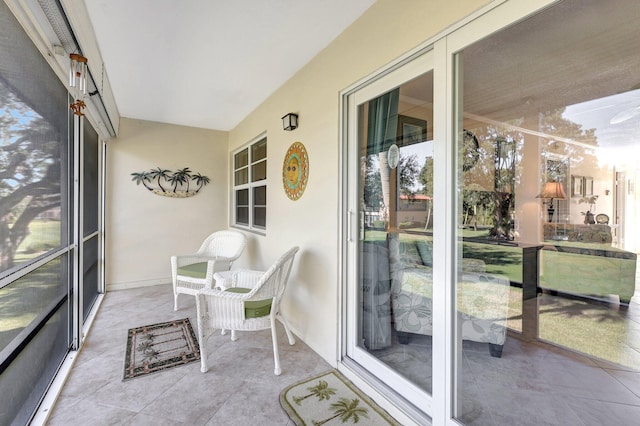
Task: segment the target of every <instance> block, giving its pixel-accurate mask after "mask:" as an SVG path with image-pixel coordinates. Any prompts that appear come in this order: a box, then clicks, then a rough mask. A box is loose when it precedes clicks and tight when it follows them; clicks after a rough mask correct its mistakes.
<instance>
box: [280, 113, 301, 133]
mask: <svg viewBox="0 0 640 426" xmlns="http://www.w3.org/2000/svg"><path fill="white" fill-rule="evenodd" d="M297 127H298V115H297V114H294V113H292V112H290V113H289V114H287V115H285V116H284V117H282V128H283V129H284V130H294V129H296V128H297Z"/></svg>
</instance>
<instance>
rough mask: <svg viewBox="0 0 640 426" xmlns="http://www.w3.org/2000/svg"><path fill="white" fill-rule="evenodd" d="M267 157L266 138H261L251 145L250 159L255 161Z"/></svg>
mask: <svg viewBox="0 0 640 426" xmlns="http://www.w3.org/2000/svg"><path fill="white" fill-rule="evenodd" d="M266 158H267V139H266V138H265V139H262V140H261V141H259V142H256V143H254V144H253V145H251V161H252V162H254V163H255V162H256V161H260V160H264V159H266Z"/></svg>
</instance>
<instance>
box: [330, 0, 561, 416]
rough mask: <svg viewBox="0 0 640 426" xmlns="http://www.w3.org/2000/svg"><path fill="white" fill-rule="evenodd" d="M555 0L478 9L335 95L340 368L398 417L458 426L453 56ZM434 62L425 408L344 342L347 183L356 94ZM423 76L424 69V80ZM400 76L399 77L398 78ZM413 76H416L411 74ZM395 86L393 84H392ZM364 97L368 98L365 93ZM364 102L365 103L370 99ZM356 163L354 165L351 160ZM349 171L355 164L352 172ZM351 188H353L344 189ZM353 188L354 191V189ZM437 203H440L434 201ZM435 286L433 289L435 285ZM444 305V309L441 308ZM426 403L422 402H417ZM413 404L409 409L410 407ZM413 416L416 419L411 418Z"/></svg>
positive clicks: (351, 284) (351, 253)
mask: <svg viewBox="0 0 640 426" xmlns="http://www.w3.org/2000/svg"><path fill="white" fill-rule="evenodd" d="M557 1H559V0H508V1H507V0H497V1H494V2H492V3H490V4H489V5H487V6H485V7H483V8H481V9H479V10H478V11H476V12H475V13H474V14H472V15H470V16H468V17H467V18H465V19H464V20H462V21H461V22H459V23H457V24H456V25H454V26H452V27H450V28H448V29H447V30H445V31H443V32H442V33H440V34H438V35H437V36H436V37H434V38H433V39H430V40H427V41H426V42H425V43H424V44H423V45H422V46H420V47H418V48H417V49H415V50H414V52H413V53H410V54H408V55H406V56H405V57H404V58H401V59H399V60H398V61H396V62H395V63H394V64H391V65H389V66H388V67H387V68H386V69H385V70H383V71H381V72H379V73H378V74H376V75H373V76H370V77H368V78H366V79H363V80H361V81H360V82H358V83H356V84H354V85H353V86H352V87H350V88H348V89H345V90H344V91H343V92H342V93H341V104H340V117H341V122H340V134H341V152H340V154H341V165H342V168H341V189H342V197H341V200H340V204H341V205H340V211H341V217H340V229H339V236H340V253H339V256H340V278H341V281H340V292H339V299H338V302H339V304H340V305H339V313H340V327H339V354H338V368H339V369H340V370H341V371H343V372H345V373H346V374H348V375H350V376H351V377H354V378H356V379H361V380H362V381H363V383H364V384H366V385H368V386H369V388H368V389H369V390H371V391H372V392H376V393H378V394H379V395H381V396H382V397H383V398H387V399H388V400H389V401H391V402H392V403H393V404H394V405H395V407H400V409H401V410H403V413H404V414H407V415H409V416H412V418H418V417H420V416H421V415H424V414H426V415H429V416H430V417H431V420H432V423H433V424H447V425H459V424H460V423H459V422H458V421H457V420H455V418H454V417H455V413H456V398H455V389H456V386H455V381H456V380H459V379H460V377H458V375H457V371H459V370H458V366H457V365H456V356H455V355H456V351H457V350H458V349H457V345H461V342H460V341H458V339H457V338H456V335H457V332H456V330H455V327H456V324H455V321H454V318H455V315H456V309H455V304H456V297H455V288H456V286H455V279H456V271H457V267H458V259H457V258H456V256H457V251H456V238H457V229H456V227H457V220H456V217H455V215H456V214H457V211H458V207H457V203H458V198H457V196H456V189H457V187H458V164H457V161H458V160H457V157H458V156H457V144H456V139H457V138H456V129H457V128H458V127H459V126H458V125H457V120H458V118H457V117H459V115H460V113H461V111H462V110H461V108H460V107H461V105H460V102H458V101H457V99H458V98H459V96H460V95H461V93H460V90H458V89H460V88H459V87H456V85H457V82H458V81H459V78H457V77H459V76H456V75H454V72H456V66H455V61H456V54H457V53H458V52H460V51H461V50H463V49H464V48H465V47H466V46H468V45H471V44H472V43H474V42H476V41H478V40H480V39H482V38H484V37H486V36H488V35H489V34H491V33H493V32H495V31H499V30H500V29H502V28H504V27H507V26H510V25H512V24H514V23H516V22H518V21H519V20H522V19H524V18H526V17H527V16H529V15H531V14H533V13H535V12H538V11H540V10H542V9H543V8H545V7H548V6H550V5H552V4H554V3H556V2H557ZM427 52H428V53H429V55H432V65H431V69H433V72H434V88H433V90H434V99H433V102H434V110H433V119H434V137H433V141H434V158H437V159H439V160H441V161H434V170H433V179H434V183H435V184H434V188H433V198H434V203H433V215H434V218H435V220H434V227H433V280H434V286H433V300H434V303H433V336H432V337H433V354H432V356H433V361H432V369H433V371H432V375H433V385H432V396H425V397H424V400H423V401H420V402H419V404H417V405H416V404H415V401H409V402H407V401H402V398H398V396H397V395H394V392H393V391H394V388H393V386H394V384H393V383H389V382H387V381H386V380H385V378H384V377H371V372H369V371H367V370H365V369H364V368H362V367H361V366H360V365H359V364H358V362H357V360H354V359H352V358H351V357H350V355H349V354H350V353H352V351H353V349H354V347H355V346H356V345H355V343H354V342H349V341H348V338H349V336H352V335H353V333H354V331H355V327H356V324H357V318H356V312H354V311H355V309H350V303H352V301H353V300H354V298H355V297H356V287H357V286H356V285H355V284H356V283H357V273H358V271H357V263H355V262H354V260H357V250H358V244H357V242H358V241H359V236H358V235H357V232H358V223H359V222H358V217H356V215H357V212H358V209H357V206H358V204H357V198H358V194H357V190H356V191H354V190H352V187H353V182H358V167H357V158H358V146H357V145H358V144H357V138H356V136H357V133H356V128H357V120H356V118H357V116H356V115H355V111H356V107H357V105H358V101H357V100H354V98H353V97H352V95H354V93H356V92H358V91H362V93H380V94H382V93H384V92H385V91H388V90H391V89H392V88H394V87H396V86H397V85H398V84H396V85H395V86H394V85H393V84H391V83H390V82H391V81H396V83H397V82H400V83H401V82H402V81H407V80H408V79H405V80H402V79H401V78H399V77H398V76H400V75H403V74H402V73H401V72H402V70H403V68H405V67H406V68H407V69H409V68H410V67H411V66H412V61H413V60H416V59H419V57H420V56H421V55H423V54H425V53H427ZM425 71H428V68H423V71H422V72H425ZM396 72H400V74H396ZM416 75H419V74H416ZM396 78H397V80H396ZM365 89H366V91H365ZM372 97H373V96H370V97H369V98H368V99H371V98H372ZM354 159H355V160H354ZM351 163H354V164H351ZM350 183H351V185H350ZM355 186H356V188H357V184H356V185H355ZM438 200H440V201H438ZM436 283H438V284H437V285H436ZM443 302H444V303H443ZM423 395H424V394H423ZM412 403H413V404H412ZM415 408H417V409H418V410H419V411H420V412H419V413H418V412H416V411H413V412H411V411H412V409H415Z"/></svg>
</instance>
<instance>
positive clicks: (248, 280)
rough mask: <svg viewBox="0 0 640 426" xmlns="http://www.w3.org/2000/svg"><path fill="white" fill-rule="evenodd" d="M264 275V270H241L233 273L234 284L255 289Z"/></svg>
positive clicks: (234, 285)
mask: <svg viewBox="0 0 640 426" xmlns="http://www.w3.org/2000/svg"><path fill="white" fill-rule="evenodd" d="M263 276H264V271H252V270H247V269H243V270H239V271H238V272H235V273H234V274H233V280H232V283H233V284H232V286H233V287H243V288H251V289H253V288H255V286H256V284H258V282H259V281H260V279H261V278H262V277H263Z"/></svg>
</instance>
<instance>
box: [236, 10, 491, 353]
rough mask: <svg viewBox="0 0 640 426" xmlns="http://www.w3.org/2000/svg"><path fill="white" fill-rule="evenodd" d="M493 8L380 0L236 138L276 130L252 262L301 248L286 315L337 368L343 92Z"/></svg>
mask: <svg viewBox="0 0 640 426" xmlns="http://www.w3.org/2000/svg"><path fill="white" fill-rule="evenodd" d="M486 3H487V1H465V2H450V1H444V0H439V1H430V2H425V1H424V0H411V1H410V0H404V1H401V2H398V1H394V0H379V1H377V2H376V3H375V4H374V5H373V6H372V7H371V8H370V9H369V10H368V11H367V12H366V13H365V14H364V15H363V16H362V17H361V18H360V19H359V20H358V21H356V22H355V23H354V24H353V25H352V26H351V27H350V28H348V29H347V30H346V31H345V32H344V33H343V34H342V35H340V36H339V37H338V38H337V39H336V40H334V42H333V43H332V44H331V45H329V46H328V47H327V48H326V49H325V50H324V51H323V52H321V53H320V54H319V55H318V56H317V57H316V58H314V59H313V60H312V61H311V62H310V63H309V64H308V65H307V66H306V67H304V68H303V69H302V70H301V71H300V72H299V73H297V74H296V75H295V76H294V77H292V78H291V79H290V80H289V81H288V82H287V83H286V84H285V85H284V86H283V87H281V88H280V89H279V90H278V91H277V92H276V93H274V94H273V95H272V96H271V97H270V98H269V99H268V100H267V101H265V102H264V103H263V104H262V105H261V106H260V107H258V108H257V109H256V110H255V111H254V112H253V113H251V114H250V115H249V116H248V117H247V118H246V119H245V120H244V121H243V122H242V123H240V125H238V126H237V127H236V128H235V129H234V130H233V131H231V132H230V135H229V143H230V149H231V150H234V149H237V148H239V147H241V146H243V145H244V144H246V143H247V142H248V141H249V140H251V139H252V138H254V137H255V136H256V135H258V134H260V133H262V132H264V131H266V132H267V137H268V143H269V147H268V171H267V179H268V183H269V184H268V185H269V186H268V195H267V200H268V213H267V234H266V235H265V236H256V237H255V251H254V252H253V253H252V262H253V263H254V265H256V266H258V267H261V266H266V265H268V264H269V263H270V262H272V261H273V260H274V259H275V258H277V256H278V255H279V254H280V253H282V252H284V251H285V250H286V249H287V248H289V247H291V246H293V245H298V246H300V248H301V251H300V253H299V255H298V258H297V262H296V264H295V265H294V270H293V272H292V275H291V283H290V284H291V285H290V287H289V289H288V292H287V295H286V299H285V300H284V302H283V312H284V314H285V316H286V317H287V318H288V319H289V321H290V324H291V326H292V328H293V329H294V331H295V333H296V334H297V335H298V336H299V337H300V338H302V339H303V340H304V341H305V342H306V343H307V344H308V345H309V346H311V347H312V348H313V349H314V350H315V351H316V352H318V353H319V354H320V355H321V356H322V357H323V358H325V359H326V360H327V361H329V362H330V363H333V364H335V363H336V362H337V361H336V360H337V359H338V338H337V337H338V335H339V334H338V330H339V318H340V317H339V311H340V306H339V279H340V277H339V263H340V259H339V248H340V244H341V238H340V235H339V228H338V227H339V214H340V212H339V209H340V204H339V203H340V193H341V187H340V171H341V165H340V155H339V153H340V146H339V143H340V142H339V141H340V139H339V125H340V117H339V105H340V96H339V94H340V91H341V90H343V89H345V88H347V87H349V86H351V85H352V84H354V83H356V82H357V81H360V80H361V79H363V78H365V77H367V76H369V75H371V74H372V73H374V72H375V71H376V70H379V69H381V68H382V67H384V66H385V65H386V64H388V63H390V62H391V61H393V60H394V59H396V58H398V57H400V56H401V55H403V54H405V53H406V52H408V51H410V50H411V49H413V48H415V47H416V46H419V45H420V44H421V43H423V42H424V41H425V40H428V39H430V38H431V37H433V36H434V35H436V34H437V33H438V32H440V31H442V30H444V29H445V28H447V27H449V26H450V25H452V24H453V23H455V22H457V21H459V20H460V19H462V17H464V16H466V15H468V14H469V13H471V12H472V11H474V10H476V9H478V8H480V7H481V6H482V5H484V4H486ZM288 112H295V113H298V114H299V115H300V127H299V128H298V129H297V130H295V131H293V132H285V131H283V130H282V122H281V120H280V117H282V116H283V115H284V114H286V113H288ZM295 141H300V142H302V143H303V144H304V145H305V147H306V149H307V152H308V154H309V158H310V174H309V181H308V184H307V188H306V191H305V193H304V195H303V196H302V198H300V199H299V200H297V201H291V200H290V199H289V198H287V196H286V194H285V193H284V190H283V187H282V163H283V161H284V155H285V153H286V151H287V149H288V147H289V146H290V145H291V144H292V143H293V142H295Z"/></svg>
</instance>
